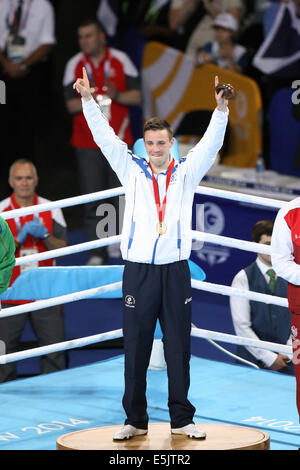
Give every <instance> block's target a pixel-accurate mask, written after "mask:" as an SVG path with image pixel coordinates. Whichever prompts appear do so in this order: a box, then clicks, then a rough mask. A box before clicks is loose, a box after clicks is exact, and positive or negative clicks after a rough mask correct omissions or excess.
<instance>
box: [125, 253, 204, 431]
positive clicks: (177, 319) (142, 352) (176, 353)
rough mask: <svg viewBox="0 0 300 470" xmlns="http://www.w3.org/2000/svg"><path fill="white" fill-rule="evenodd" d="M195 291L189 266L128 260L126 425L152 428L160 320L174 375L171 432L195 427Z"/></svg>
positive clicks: (170, 371) (169, 369)
mask: <svg viewBox="0 0 300 470" xmlns="http://www.w3.org/2000/svg"><path fill="white" fill-rule="evenodd" d="M191 300H192V289H191V277H190V270H189V266H188V262H187V261H186V260H185V261H178V262H175V263H170V264H164V265H156V264H147V263H134V262H130V261H125V268H124V274H123V333H124V353H125V392H124V396H123V407H124V410H125V412H126V415H127V419H126V421H125V424H131V425H133V426H135V427H137V428H140V429H147V426H148V414H147V400H146V375H147V369H148V365H149V360H150V356H151V351H152V344H153V336H154V331H155V327H156V321H157V319H159V322H160V326H161V330H162V333H163V345H164V354H165V360H166V363H167V372H168V384H169V385H168V407H169V413H170V418H171V428H179V427H182V426H185V425H187V424H190V423H193V416H194V413H195V411H196V410H195V408H194V406H193V405H192V404H191V403H190V402H189V401H188V398H187V395H188V390H189V386H190V370H189V363H190V344H191V337H190V333H191V304H192V302H191Z"/></svg>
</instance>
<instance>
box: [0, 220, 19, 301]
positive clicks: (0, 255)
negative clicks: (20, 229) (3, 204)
mask: <svg viewBox="0 0 300 470" xmlns="http://www.w3.org/2000/svg"><path fill="white" fill-rule="evenodd" d="M15 250H16V244H15V240H14V237H13V235H12V233H11V231H10V228H9V226H8V224H7V222H6V221H5V220H4V219H3V218H2V217H1V216H0V294H2V293H3V292H5V291H6V290H7V289H8V286H9V283H10V279H11V276H12V272H13V268H14V266H15V263H16V258H15ZM0 308H1V307H0Z"/></svg>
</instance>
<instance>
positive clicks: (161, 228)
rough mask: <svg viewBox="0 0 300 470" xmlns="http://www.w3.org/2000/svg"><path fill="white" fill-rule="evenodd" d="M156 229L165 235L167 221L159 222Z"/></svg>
mask: <svg viewBox="0 0 300 470" xmlns="http://www.w3.org/2000/svg"><path fill="white" fill-rule="evenodd" d="M156 230H157V231H158V233H159V235H164V234H165V233H166V231H167V225H166V224H165V222H158V224H157V225H156Z"/></svg>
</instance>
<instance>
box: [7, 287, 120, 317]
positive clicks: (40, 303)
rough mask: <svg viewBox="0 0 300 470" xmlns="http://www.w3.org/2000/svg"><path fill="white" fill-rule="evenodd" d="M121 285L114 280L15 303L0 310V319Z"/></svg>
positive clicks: (86, 296) (100, 292)
mask: <svg viewBox="0 0 300 470" xmlns="http://www.w3.org/2000/svg"><path fill="white" fill-rule="evenodd" d="M121 287H122V282H114V283H112V284H107V285H106V286H101V287H94V288H93V289H85V290H82V291H78V292H72V293H71V294H66V295H60V296H58V297H53V298H52V299H45V300H36V301H34V302H30V303H26V304H22V305H17V306H16V307H8V308H5V309H2V310H1V312H0V319H1V318H4V317H11V316H12V315H21V313H26V312H33V311H35V310H41V309H43V308H46V307H53V306H54V305H61V304H67V303H69V302H76V301H77V300H83V299H88V298H89V297H95V295H99V294H105V293H107V292H112V291H114V290H117V289H120V288H121Z"/></svg>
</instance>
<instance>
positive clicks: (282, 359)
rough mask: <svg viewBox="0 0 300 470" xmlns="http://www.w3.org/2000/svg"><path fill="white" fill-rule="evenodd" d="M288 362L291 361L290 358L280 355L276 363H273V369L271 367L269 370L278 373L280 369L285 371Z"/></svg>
mask: <svg viewBox="0 0 300 470" xmlns="http://www.w3.org/2000/svg"><path fill="white" fill-rule="evenodd" d="M286 361H289V357H288V356H285V355H284V354H278V355H277V357H276V359H275V361H274V362H273V364H272V365H271V367H269V369H270V370H276V371H278V370H280V369H283V368H284V367H286V366H287V362H286Z"/></svg>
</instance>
